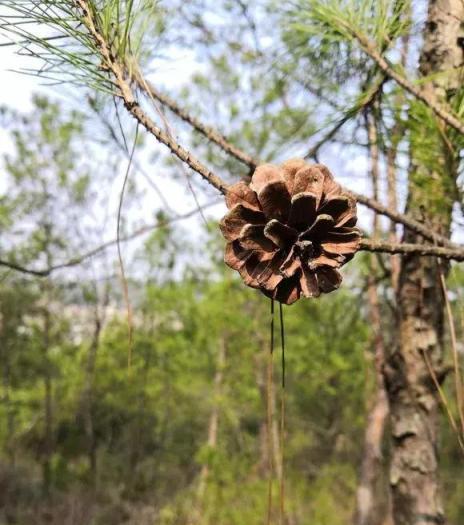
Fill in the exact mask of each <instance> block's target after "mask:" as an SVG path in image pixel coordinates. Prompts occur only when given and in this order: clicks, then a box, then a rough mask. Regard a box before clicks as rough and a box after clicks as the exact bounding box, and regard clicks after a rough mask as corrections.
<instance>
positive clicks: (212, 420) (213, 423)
mask: <svg viewBox="0 0 464 525" xmlns="http://www.w3.org/2000/svg"><path fill="white" fill-rule="evenodd" d="M226 354H227V346H226V339H225V336H222V337H221V339H220V342H219V352H218V355H217V362H216V372H215V374H214V386H213V397H214V402H213V407H212V409H211V414H210V417H209V422H208V441H207V443H208V448H209V449H211V450H212V449H215V448H216V447H217V436H218V428H219V415H220V410H221V400H220V397H221V395H222V383H223V379H224V368H225V366H226ZM208 476H209V466H208V464H207V463H205V464H204V465H203V466H202V468H201V472H200V480H199V484H198V492H197V497H198V502H199V506H200V507H201V501H202V499H203V496H204V493H205V489H206V483H207V481H208Z"/></svg>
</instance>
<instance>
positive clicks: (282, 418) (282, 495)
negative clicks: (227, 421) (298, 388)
mask: <svg viewBox="0 0 464 525" xmlns="http://www.w3.org/2000/svg"><path fill="white" fill-rule="evenodd" d="M279 314H280V344H281V348H282V383H281V386H282V389H281V394H280V462H281V465H280V473H281V474H280V525H284V521H285V470H284V463H285V455H284V453H285V452H284V451H285V327H284V313H283V306H282V303H279Z"/></svg>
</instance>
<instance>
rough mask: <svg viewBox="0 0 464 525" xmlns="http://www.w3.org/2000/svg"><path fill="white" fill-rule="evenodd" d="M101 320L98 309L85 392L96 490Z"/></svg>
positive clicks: (93, 480)
mask: <svg viewBox="0 0 464 525" xmlns="http://www.w3.org/2000/svg"><path fill="white" fill-rule="evenodd" d="M101 326H102V323H101V319H100V316H99V313H98V309H96V312H95V320H94V331H93V335H92V341H91V343H90V347H89V354H88V357H87V366H86V385H85V390H84V396H83V397H84V430H85V435H86V440H87V454H88V458H89V468H90V473H91V476H92V484H93V486H94V488H96V484H97V443H96V438H95V428H94V420H93V398H94V394H93V391H94V378H95V363H96V360H97V352H98V347H99V344H100V332H101Z"/></svg>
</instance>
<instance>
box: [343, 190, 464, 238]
mask: <svg viewBox="0 0 464 525" xmlns="http://www.w3.org/2000/svg"><path fill="white" fill-rule="evenodd" d="M346 192H347V193H350V194H351V195H352V196H353V197H354V198H355V199H356V200H357V201H358V202H359V203H360V204H364V205H365V206H367V207H368V208H371V209H372V210H374V211H376V212H377V213H380V214H381V215H385V216H386V217H388V218H389V219H391V220H392V221H393V222H398V223H400V224H403V225H404V226H406V228H408V229H409V230H411V231H413V232H416V233H418V234H419V235H422V237H424V239H427V240H429V241H432V242H433V243H435V244H438V245H439V246H448V247H449V248H456V247H457V245H456V244H454V243H452V242H451V241H450V240H449V239H447V238H446V237H444V236H443V235H439V234H438V233H435V232H434V231H433V230H431V229H430V228H427V227H426V226H424V225H423V224H422V223H420V222H418V221H416V220H414V219H411V217H408V216H407V215H404V214H402V213H398V212H396V211H394V210H392V209H391V208H388V207H387V206H384V205H383V204H381V203H380V202H378V201H376V200H375V199H371V198H370V197H366V196H365V195H362V194H361V193H356V192H354V191H350V190H348V189H347V190H346Z"/></svg>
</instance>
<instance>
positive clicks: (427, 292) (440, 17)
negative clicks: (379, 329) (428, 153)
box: [386, 0, 464, 525]
mask: <svg viewBox="0 0 464 525" xmlns="http://www.w3.org/2000/svg"><path fill="white" fill-rule="evenodd" d="M463 15H464V3H463V2H462V0H430V2H429V8H428V20H427V23H426V26H425V29H424V34H423V37H424V40H423V47H422V50H421V56H420V66H419V72H420V75H421V76H423V77H425V76H429V75H433V76H432V77H431V80H429V81H427V82H426V83H425V84H424V87H423V89H424V90H425V92H426V93H427V95H428V96H430V97H433V98H434V99H435V100H438V101H442V100H446V99H450V98H451V97H452V96H453V94H454V92H455V89H456V88H457V87H459V84H460V78H459V76H460V69H459V68H460V67H461V66H462V64H463V47H462V46H463V36H464V32H463V29H462V27H461V26H462V22H463V20H464V17H463ZM437 73H442V74H440V75H437ZM424 111H425V110H424ZM430 118H431V119H432V118H433V117H432V116H431V115H430ZM436 125H437V127H439V132H436V133H435V134H433V137H434V139H436V140H435V142H434V144H433V147H434V148H436V151H437V157H438V158H435V162H431V163H429V162H426V161H424V159H425V156H424V149H427V146H425V148H424V142H423V141H424V140H425V139H429V140H430V129H431V127H425V128H422V129H418V127H417V126H416V127H415V128H414V127H413V128H411V147H410V154H411V164H410V175H409V189H408V201H407V208H408V213H409V214H411V215H412V216H413V217H414V218H415V219H418V220H421V221H422V222H424V223H425V224H426V225H428V226H429V227H433V228H434V229H435V231H437V232H440V233H441V234H443V235H447V236H449V229H450V222H451V211H452V203H453V198H454V189H453V188H454V179H455V177H456V171H457V160H456V158H455V155H456V153H455V152H453V151H452V141H453V136H454V133H453V132H450V130H449V129H448V128H446V127H445V126H444V125H443V123H442V122H437V124H436ZM424 129H425V130H427V133H428V136H425V135H424ZM432 133H433V131H432ZM421 141H422V143H421ZM404 240H405V241H406V242H416V241H418V242H420V241H421V239H420V238H419V237H418V236H417V235H416V234H414V233H411V232H406V233H405V234H404ZM397 302H398V333H399V345H398V348H397V349H396V350H395V351H394V352H393V353H392V354H391V356H390V357H389V362H388V367H387V369H386V377H387V382H388V392H389V400H390V409H391V420H392V458H391V469H390V484H391V487H392V495H393V510H394V519H395V525H431V524H440V523H445V517H444V512H443V507H442V500H441V495H440V487H439V479H438V458H437V433H438V427H437V423H438V409H439V406H438V405H439V401H438V397H437V395H436V390H435V386H434V384H433V381H432V380H431V377H430V373H429V370H428V367H427V361H428V362H430V363H431V365H432V366H433V369H434V371H435V374H436V375H437V377H438V378H439V379H440V380H441V379H443V367H442V361H443V325H444V322H443V321H444V319H443V311H444V299H443V293H442V290H441V286H440V279H439V268H438V263H437V261H436V260H434V259H432V258H431V257H423V258H421V257H418V256H414V255H411V256H409V255H408V256H406V255H405V256H404V257H403V258H402V261H401V268H400V276H399V283H398V292H397Z"/></svg>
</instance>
